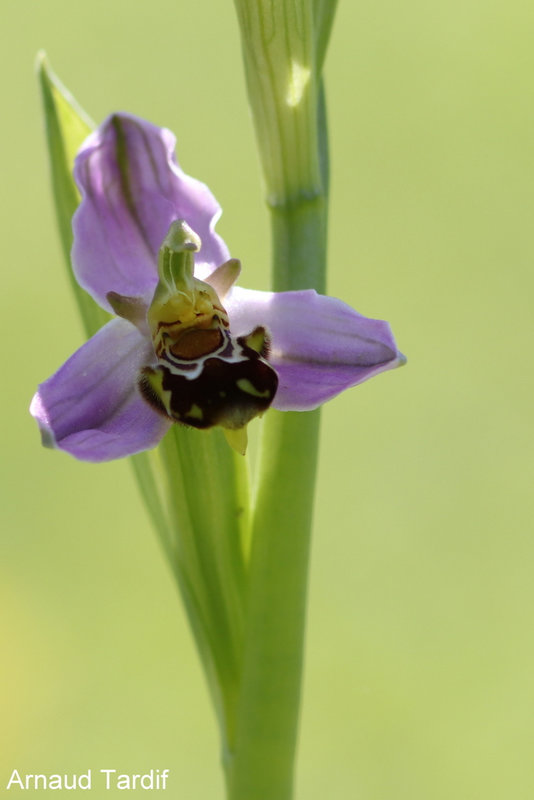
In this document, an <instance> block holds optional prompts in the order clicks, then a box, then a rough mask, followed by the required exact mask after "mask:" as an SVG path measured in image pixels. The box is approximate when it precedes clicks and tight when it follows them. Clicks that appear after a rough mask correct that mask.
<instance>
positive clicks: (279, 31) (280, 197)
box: [228, 0, 335, 800]
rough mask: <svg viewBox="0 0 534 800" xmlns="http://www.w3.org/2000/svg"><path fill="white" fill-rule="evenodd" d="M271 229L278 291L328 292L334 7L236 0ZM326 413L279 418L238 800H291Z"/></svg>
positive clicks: (272, 426) (304, 1)
mask: <svg viewBox="0 0 534 800" xmlns="http://www.w3.org/2000/svg"><path fill="white" fill-rule="evenodd" d="M236 9H237V14H238V18H239V23H240V27H241V35H242V44H243V55H244V61H245V69H246V77H247V86H248V94H249V101H250V105H251V109H252V113H253V118H254V123H255V128H256V135H257V140H258V145H259V152H260V157H261V163H262V167H263V177H264V183H265V192H266V200H267V205H268V207H269V210H270V216H271V226H272V284H273V285H272V288H273V289H274V290H275V291H285V290H290V289H306V288H315V289H316V290H317V291H320V292H322V291H324V290H325V283H326V281H325V267H326V263H325V258H326V228H327V191H328V186H327V183H328V176H327V172H328V167H327V163H328V154H327V141H326V122H325V114H324V94H323V91H322V86H321V68H322V62H323V58H324V54H325V50H326V45H327V41H328V36H329V33H330V27H331V23H332V20H333V16H334V11H335V2H329V1H328V0H326V1H325V2H320V1H319V2H315V3H314V2H312V1H311V0H292V1H291V2H289V0H286V1H280V2H272V0H259V1H258V0H236ZM318 432H319V411H315V412H309V413H304V414H298V413H287V414H282V413H279V412H276V411H271V413H270V414H269V415H268V417H267V419H266V420H265V423H264V428H263V438H262V456H261V475H260V482H259V492H258V497H257V502H256V507H255V510H254V521H253V536H252V553H251V561H250V566H249V594H248V598H247V605H246V607H247V617H246V625H245V649H244V658H243V673H242V679H241V691H240V702H239V705H238V715H237V735H236V747H235V755H234V759H233V763H232V764H231V766H230V769H229V775H228V778H229V780H228V783H229V795H230V798H231V800H244V799H245V798H247V800H256V799H257V800H275V799H276V800H287V799H288V798H290V797H291V796H292V786H293V770H294V758H295V748H296V738H297V725H298V714H299V704H300V689H301V675H302V657H303V644H304V625H305V612H306V588H307V573H308V558H309V541H310V529H311V521H312V510H313V497H314V484H315V472H316V460H317V447H318Z"/></svg>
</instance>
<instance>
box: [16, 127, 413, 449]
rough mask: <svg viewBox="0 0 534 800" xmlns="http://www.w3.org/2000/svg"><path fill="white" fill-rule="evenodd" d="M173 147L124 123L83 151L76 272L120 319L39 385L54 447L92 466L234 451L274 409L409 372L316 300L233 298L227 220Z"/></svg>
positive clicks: (351, 318)
mask: <svg viewBox="0 0 534 800" xmlns="http://www.w3.org/2000/svg"><path fill="white" fill-rule="evenodd" d="M174 147H175V137H174V136H173V134H172V133H171V132H170V131H168V130H166V129H162V128H158V127H156V126H155V125H152V124H151V123H149V122H146V121H144V120H141V119H139V118H137V117H134V116H131V115H127V114H114V115H112V116H111V117H109V118H108V119H107V120H106V121H105V122H104V123H103V124H102V125H101V126H100V127H99V128H98V129H97V130H96V131H95V132H94V133H93V134H91V135H90V136H89V137H88V139H87V140H86V141H85V143H84V144H83V145H82V147H81V150H80V152H79V153H78V156H77V158H76V162H75V168H74V176H75V180H76V183H77V185H78V187H79V189H80V192H81V198H82V199H81V203H80V205H79V207H78V209H77V211H76V213H75V215H74V218H73V233H74V245H73V250H72V264H73V269H74V272H75V275H76V278H77V280H78V282H79V284H80V285H81V286H82V287H83V288H84V289H85V290H86V291H87V292H89V294H90V295H91V296H92V297H93V298H94V300H95V301H96V302H97V303H99V305H100V306H101V307H102V308H104V309H106V310H107V311H109V312H111V313H113V314H114V315H115V317H114V318H113V319H112V320H111V321H110V322H108V323H107V324H106V325H105V326H104V327H103V328H102V329H101V330H100V331H98V333H96V334H95V335H94V336H93V337H92V338H91V339H89V341H87V342H86V343H85V344H84V345H83V346H82V347H80V349H79V350H77V351H76V352H75V353H74V355H72V356H71V357H70V358H69V359H68V361H67V362H66V363H65V364H64V365H63V366H62V367H60V369H59V370H58V371H57V372H56V373H55V374H54V375H52V377H50V378H49V379H48V380H46V381H45V382H44V383H42V384H41V385H40V386H39V388H38V391H37V393H36V395H35V396H34V398H33V401H32V405H31V413H32V414H33V416H34V417H35V418H36V420H37V422H38V424H39V427H40V429H41V433H42V439H43V443H44V444H45V445H48V446H52V447H57V448H59V449H61V450H64V451H66V452H68V453H70V454H71V455H73V456H75V457H76V458H79V459H83V460H87V461H106V460H110V459H115V458H121V457H124V456H128V455H132V454H134V453H137V452H140V451H142V450H146V449H149V448H152V447H154V446H155V445H156V444H157V443H158V442H159V441H160V439H161V438H162V436H163V435H164V434H165V432H166V431H167V430H168V428H169V426H170V425H172V424H174V423H176V422H178V423H183V424H186V425H190V426H192V427H196V428H210V427H212V426H214V425H219V426H221V427H222V428H223V429H224V431H225V433H226V434H227V438H228V439H229V442H230V443H231V444H232V446H234V447H235V448H236V449H238V450H240V451H243V450H244V447H245V439H244V431H245V430H246V425H247V423H248V422H249V421H250V420H251V419H252V418H253V417H255V416H257V415H259V414H261V413H263V412H264V411H266V409H267V408H268V407H269V406H271V405H272V406H273V407H274V408H278V409H280V410H283V411H307V410H311V409H313V408H316V407H317V406H319V405H321V404H322V403H324V402H325V401H327V400H329V399H331V398H333V397H335V396H336V395H337V394H339V393H340V392H341V391H343V390H344V389H347V388H349V387H351V386H354V385H356V384H358V383H361V382H362V381H365V380H367V379H368V378H370V377H372V376H373V375H376V374H378V373H380V372H383V371H384V370H387V369H391V368H393V367H396V366H398V365H399V364H401V363H403V357H402V355H401V354H400V353H399V351H398V350H397V346H396V344H395V341H394V338H393V336H392V333H391V330H390V327H389V325H388V324H387V323H386V322H383V321H381V320H374V319H368V318H366V317H363V316H362V315H360V314H359V313H358V312H356V311H355V310H353V309H352V308H350V307H349V306H348V305H346V304H345V303H344V302H342V301H341V300H337V299H334V298H331V297H326V296H323V295H319V294H317V293H316V292H315V291H313V290H304V291H291V292H280V293H274V292H263V291H253V290H250V289H244V288H242V287H240V286H237V285H236V283H235V282H236V280H237V278H238V276H239V269H240V268H239V262H237V261H236V260H235V259H230V257H229V253H228V250H227V247H226V245H225V244H224V242H223V241H222V239H221V238H220V237H219V236H218V235H217V234H216V233H215V223H216V222H217V219H218V218H219V216H220V213H221V211H220V208H219V206H218V204H217V202H216V200H215V198H214V197H213V195H212V194H211V192H210V191H209V189H208V188H207V186H205V185H204V184H203V183H201V182H200V181H198V180H196V179H194V178H192V177H190V176H188V175H186V174H185V173H184V172H183V171H182V169H181V168H180V167H179V165H178V164H177V162H176V160H175V157H174Z"/></svg>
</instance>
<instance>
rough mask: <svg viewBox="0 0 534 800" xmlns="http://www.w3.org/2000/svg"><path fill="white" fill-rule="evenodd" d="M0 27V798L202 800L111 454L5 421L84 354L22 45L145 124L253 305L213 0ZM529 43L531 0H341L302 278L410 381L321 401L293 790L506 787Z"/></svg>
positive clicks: (248, 209) (517, 700)
mask: <svg viewBox="0 0 534 800" xmlns="http://www.w3.org/2000/svg"><path fill="white" fill-rule="evenodd" d="M0 36H1V38H2V47H1V48H0V59H1V72H0V74H1V81H2V93H1V97H2V125H1V128H0V136H1V137H2V148H1V160H2V173H3V178H2V199H1V203H2V215H1V218H2V244H3V247H2V250H3V254H2V291H1V293H0V296H1V303H2V335H1V344H2V350H3V352H2V367H3V375H4V378H3V387H2V388H3V390H2V409H3V413H2V425H1V436H2V446H1V452H2V474H1V484H0V485H1V491H2V523H1V525H2V530H1V544H2V561H1V567H0V569H1V586H0V595H1V600H0V609H1V610H0V614H1V615H2V632H1V639H2V648H3V654H2V658H1V665H0V670H1V672H2V679H1V682H0V696H1V697H0V699H1V703H2V706H3V709H2V711H1V713H0V720H1V722H0V727H1V735H2V742H1V746H0V794H1V793H2V791H3V788H4V787H5V783H6V781H7V779H8V777H9V774H10V773H11V771H12V770H13V769H14V768H17V769H19V770H20V771H23V772H32V773H35V772H73V771H74V772H75V771H76V770H78V771H85V770H87V768H89V767H91V768H92V769H93V770H98V769H100V768H117V769H119V770H121V771H124V772H128V771H130V772H139V771H144V770H146V769H150V768H160V769H163V768H170V769H171V789H170V790H169V791H168V792H167V794H166V795H165V796H169V797H173V798H177V799H183V800H189V799H190V798H191V799H192V800H193V799H194V800H197V798H198V799H199V800H204V799H206V800H207V799H208V798H209V800H216V798H222V789H223V787H222V779H221V773H220V770H219V767H218V751H217V748H218V743H217V737H216V730H215V725H214V720H213V715H212V712H211V709H210V707H209V704H208V699H207V693H206V691H205V686H204V683H203V679H202V676H201V674H200V669H199V665H198V663H197V659H196V654H195V652H194V650H193V645H192V641H191V638H190V635H189V633H188V630H187V627H186V624H185V621H184V616H183V613H182V610H181V607H180V605H179V601H178V598H177V595H176V592H175V590H174V587H173V584H172V581H171V578H170V574H169V571H168V570H167V568H166V565H165V563H164V560H163V558H162V556H161V554H160V552H159V550H158V545H157V543H156V539H155V536H154V535H153V534H152V531H151V530H150V528H149V525H148V521H147V518H146V515H145V513H144V510H143V508H142V506H141V504H140V501H139V499H138V498H137V496H136V493H135V489H134V484H133V481H132V479H131V475H130V472H129V467H128V464H126V463H113V464H107V465H101V466H91V465H86V464H80V463H77V462H75V461H74V460H72V459H70V458H69V457H68V456H66V455H63V454H60V453H54V452H50V451H45V450H42V449H41V447H40V444H39V437H38V434H37V431H36V428H35V426H34V423H33V421H32V420H31V419H30V417H29V416H28V414H27V407H28V404H29V401H30V398H31V395H32V393H33V391H34V387H35V385H36V383H37V382H38V381H39V380H42V379H44V378H45V377H47V376H48V375H49V373H50V372H52V371H53V370H54V369H55V368H56V367H58V366H59V365H60V364H61V363H62V361H63V360H64V359H65V358H66V357H67V356H68V355H69V354H70V353H71V351H72V350H73V349H74V348H75V347H76V346H77V345H79V344H80V343H81V341H82V334H81V326H80V324H79V322H78V320H77V318H76V316H75V313H74V303H73V301H72V299H71V296H70V294H69V288H68V285H67V280H66V277H65V276H64V273H63V265H62V262H61V254H60V249H59V244H58V239H57V236H56V230H55V222H54V217H53V211H52V205H51V199H50V192H49V187H48V182H47V168H46V162H45V149H44V143H43V135H42V133H43V131H42V122H41V119H40V107H39V100H38V95H37V88H36V81H35V80H34V76H33V71H32V70H33V66H32V65H33V60H34V56H35V53H36V51H37V50H38V49H39V48H41V47H44V48H45V49H46V50H47V52H48V54H49V57H50V60H51V62H52V65H53V66H54V68H55V70H56V71H57V73H58V74H59V75H60V76H61V77H62V79H63V80H64V82H65V83H66V84H67V85H68V86H69V87H70V88H71V89H72V91H73V92H74V93H75V94H76V95H77V97H78V99H79V100H80V102H81V103H82V105H84V106H85V108H86V109H87V110H88V112H89V113H90V114H91V115H92V116H93V118H94V119H96V120H97V121H100V120H101V119H102V118H103V117H104V116H105V115H106V114H107V113H109V112H110V111H112V110H128V111H132V112H135V113H137V114H140V115H142V116H144V117H147V118H149V119H151V120H152V121H154V122H156V123H159V124H162V125H167V126H168V127H170V128H172V129H173V130H175V131H176V133H177V134H178V139H179V145H178V153H179V157H180V160H181V162H182V165H183V166H184V168H185V169H186V170H187V171H188V172H190V173H191V174H193V175H195V176H197V177H200V178H202V179H203V180H205V181H206V182H208V183H209V184H210V186H211V187H212V189H213V191H214V192H215V194H216V195H217V197H218V199H219V200H220V202H221V204H222V205H223V207H224V209H225V213H224V217H223V219H222V220H221V223H220V225H219V230H220V232H221V233H222V234H223V236H224V237H225V238H226V240H227V242H228V244H229V246H230V248H231V251H232V253H233V254H234V255H235V256H238V257H240V258H241V259H242V260H243V262H244V278H245V279H246V282H247V283H248V285H250V286H254V287H257V288H267V285H268V284H267V281H268V228H267V220H266V214H265V212H264V209H263V204H262V199H261V191H260V186H259V170H258V164H257V159H256V155H255V149H254V141H253V134H252V127H251V123H250V119H249V114H248V110H247V105H246V99H245V89H244V80H243V76H242V70H241V61H240V51H239V43H238V36H237V26H236V22H235V19H234V11H233V6H232V3H231V2H230V0H227V2H220V0H197V2H188V3H186V2H170V1H167V0H150V2H146V3H144V2H131V1H130V2H128V1H127V0H93V2H92V3H80V2H74V1H73V0H35V2H30V1H29V0H4V2H3V6H2V28H1V33H0ZM533 42H534V14H533V11H532V4H531V2H529V0H524V1H522V0H512V1H511V2H508V3H501V2H496V0H489V2H484V3H482V2H475V0H450V2H448V3H437V2H428V0H426V1H425V2H423V0H409V2H407V3H397V2H394V1H393V0H378V2H376V1H373V2H353V0H340V7H339V13H338V18H337V21H336V25H335V28H334V33H333V38H332V45H331V50H330V54H329V58H328V64H327V85H328V101H329V111H330V123H331V125H330V130H331V144H332V213H331V239H330V256H331V264H330V279H329V285H330V291H331V293H332V294H335V295H337V296H339V297H342V298H343V299H344V300H346V301H347V302H349V303H351V304H353V305H354V306H356V307H357V308H358V309H359V310H360V311H362V312H363V313H365V314H367V315H370V316H379V317H384V318H387V319H389V320H390V321H391V323H392V325H393V326H394V330H395V332H396V334H397V337H398V341H399V343H400V346H401V347H402V349H403V350H404V351H405V352H406V353H407V355H408V357H409V364H408V366H407V367H405V368H404V369H403V370H400V371H398V372H397V373H389V374H386V375H384V376H381V377H380V378H378V379H377V380H375V381H373V382H371V383H369V384H367V385H365V386H362V387H359V388H356V389H354V390H352V391H350V392H347V393H346V394H345V395H344V396H343V397H340V398H338V399H336V400H334V401H332V402H331V403H330V404H329V405H328V407H327V408H325V410H324V419H323V429H322V461H321V470H320V476H319V484H318V490H317V501H316V526H315V539H314V550H313V564H312V574H311V596H310V613H309V626H308V647H307V668H306V679H305V692H304V706H303V714H302V733H301V743H300V758H299V763H298V793H297V798H298V800H324V798H325V797H328V798H336V799H337V798H343V799H345V798H357V800H451V798H454V800H475V798H476V799H478V798H480V799H481V800H482V799H483V800H510V798H513V800H531V798H532V797H533V796H534V759H533V753H532V749H533V746H532V742H533V741H534V684H533V680H534V678H533V676H534V637H533V626H532V615H533V606H534V582H533V574H534V536H533V525H532V511H533V503H532V483H533V467H532V460H533V447H532V445H533V438H534V437H533V424H532V405H533V404H532V390H533V380H532V344H533V337H532V317H533V311H532V307H533V299H532V296H533V289H534V281H533V277H532V275H533V269H534V246H533V233H532V227H533V226H532V216H533V212H534V170H533V157H532V152H533V146H534V97H533V94H534V93H533V80H534V78H533V76H534V47H533ZM18 794H20V792H18V793H17V791H16V790H15V791H13V795H14V796H18ZM114 794H120V793H113V792H107V793H105V796H106V797H110V796H114ZM9 796H11V793H10V794H9ZM121 796H122V795H121ZM92 797H93V798H95V800H97V798H98V797H99V793H98V791H96V790H94V791H93V794H92Z"/></svg>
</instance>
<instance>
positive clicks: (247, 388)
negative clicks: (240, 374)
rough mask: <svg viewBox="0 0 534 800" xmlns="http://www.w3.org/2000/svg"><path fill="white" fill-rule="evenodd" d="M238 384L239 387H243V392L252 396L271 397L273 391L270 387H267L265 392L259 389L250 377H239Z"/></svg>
mask: <svg viewBox="0 0 534 800" xmlns="http://www.w3.org/2000/svg"><path fill="white" fill-rule="evenodd" d="M236 386H237V388H238V389H241V391H242V392H245V393H246V394H249V395H251V396H252V397H270V395H271V392H270V390H269V389H265V390H264V391H263V392H260V391H258V389H256V387H255V386H254V384H253V383H251V381H249V379H248V378H239V380H237V381H236Z"/></svg>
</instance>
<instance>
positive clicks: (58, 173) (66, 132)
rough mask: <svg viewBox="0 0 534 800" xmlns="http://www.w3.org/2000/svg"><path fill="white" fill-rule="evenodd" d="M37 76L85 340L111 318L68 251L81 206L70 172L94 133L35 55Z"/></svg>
mask: <svg viewBox="0 0 534 800" xmlns="http://www.w3.org/2000/svg"><path fill="white" fill-rule="evenodd" d="M37 74H38V78H39V84H40V88H41V96H42V101H43V111H44V119H45V129H46V140H47V145H48V156H49V162H50V175H51V179H52V190H53V195H54V202H55V207H56V218H57V223H58V227H59V235H60V238H61V245H62V249H63V254H64V256H65V264H66V266H67V272H68V276H69V280H70V282H71V286H72V290H73V292H74V295H75V297H76V302H77V304H78V308H79V311H80V315H81V317H82V321H83V325H84V329H85V332H86V334H87V336H92V335H93V334H94V333H96V331H97V330H98V329H99V328H101V327H102V325H103V324H104V323H106V322H107V321H108V320H109V319H110V317H109V314H107V313H106V312H105V311H104V310H103V309H101V308H100V306H98V305H97V304H96V303H95V301H94V300H93V298H92V297H90V296H89V295H88V294H87V292H85V291H84V290H83V289H82V288H81V287H80V286H79V285H78V283H77V282H76V279H75V277H74V274H73V272H72V267H71V261H70V251H71V248H72V216H73V214H74V212H75V211H76V209H77V207H78V204H79V202H80V195H79V193H78V189H77V188H76V184H75V182H74V178H73V176H72V168H73V166H74V158H75V156H76V153H77V152H78V150H79V148H80V145H81V144H82V142H83V141H84V139H85V138H86V137H87V136H88V135H89V134H90V133H91V131H92V130H93V128H94V124H93V123H92V122H91V120H90V119H89V117H88V116H87V114H86V113H85V111H83V110H82V108H81V107H80V106H79V105H78V103H77V102H76V100H75V99H74V98H73V97H72V95H71V94H70V92H69V91H68V90H67V89H66V88H65V87H64V86H63V85H62V83H61V82H60V81H59V80H58V78H57V77H56V76H55V75H54V73H53V72H52V70H51V69H50V66H49V64H48V61H47V59H46V56H45V54H44V53H39V55H38V58H37Z"/></svg>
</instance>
